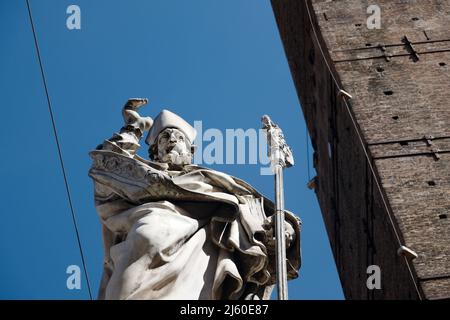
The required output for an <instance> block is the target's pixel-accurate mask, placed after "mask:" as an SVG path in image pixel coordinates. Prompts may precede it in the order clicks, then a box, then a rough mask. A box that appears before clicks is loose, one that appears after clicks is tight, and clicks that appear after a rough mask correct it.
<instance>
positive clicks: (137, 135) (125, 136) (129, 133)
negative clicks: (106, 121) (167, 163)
mask: <svg viewBox="0 0 450 320" xmlns="http://www.w3.org/2000/svg"><path fill="white" fill-rule="evenodd" d="M147 102H148V99H146V98H133V99H129V100H128V101H127V102H126V104H125V105H124V107H123V108H122V116H123V119H124V122H125V124H124V126H123V127H122V128H121V129H120V132H119V133H114V134H113V136H112V137H111V138H109V139H106V140H105V141H104V142H103V143H102V144H100V145H99V146H97V150H109V151H114V152H117V153H121V154H124V155H127V156H130V157H134V156H135V154H136V152H137V151H138V149H139V147H140V144H139V141H140V139H141V138H142V135H143V134H144V132H145V131H148V130H149V129H150V127H151V126H152V124H153V119H152V118H150V117H141V116H140V115H139V114H138V112H137V110H139V108H140V107H142V106H144V105H145V104H147Z"/></svg>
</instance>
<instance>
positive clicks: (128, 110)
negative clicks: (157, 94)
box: [122, 98, 153, 132]
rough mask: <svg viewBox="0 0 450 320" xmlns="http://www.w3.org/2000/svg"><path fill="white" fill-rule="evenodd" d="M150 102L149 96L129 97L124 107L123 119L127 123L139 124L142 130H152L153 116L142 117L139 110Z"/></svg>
mask: <svg viewBox="0 0 450 320" xmlns="http://www.w3.org/2000/svg"><path fill="white" fill-rule="evenodd" d="M147 103H148V99H147V98H131V99H128V101H127V103H125V105H124V107H123V109H122V115H123V119H124V121H125V124H126V125H129V124H134V125H137V126H138V127H139V128H140V129H141V131H142V132H145V131H148V130H150V128H151V126H152V125H153V119H152V118H151V117H141V116H140V115H139V113H138V112H137V111H138V110H139V108H141V107H142V106H144V105H146V104H147Z"/></svg>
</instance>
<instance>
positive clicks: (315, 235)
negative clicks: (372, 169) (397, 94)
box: [0, 0, 343, 299]
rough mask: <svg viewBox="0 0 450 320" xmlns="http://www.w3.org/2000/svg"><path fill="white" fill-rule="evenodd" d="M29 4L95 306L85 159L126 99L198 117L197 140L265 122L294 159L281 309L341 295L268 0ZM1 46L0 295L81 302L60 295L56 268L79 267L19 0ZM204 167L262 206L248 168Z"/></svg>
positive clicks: (3, 5) (0, 6)
mask: <svg viewBox="0 0 450 320" xmlns="http://www.w3.org/2000/svg"><path fill="white" fill-rule="evenodd" d="M30 3H31V6H32V9H33V16H34V20H35V27H36V30H37V33H38V38H39V44H40V48H41V53H42V58H43V63H44V68H45V72H46V76H47V84H48V89H49V93H50V98H51V101H52V105H53V111H54V115H55V120H56V126H57V129H58V133H59V138H60V143H61V148H62V154H63V158H64V162H65V166H66V171H67V177H68V182H69V187H70V191H71V195H72V200H73V204H74V209H75V213H76V216H77V222H78V226H79V230H80V236H81V241H82V246H83V250H84V253H85V256H86V264H87V270H88V273H89V277H90V281H91V285H92V289H93V290H92V291H93V295H94V296H96V295H97V289H98V285H99V281H100V276H101V270H102V256H103V248H102V238H101V232H100V230H101V229H100V224H99V219H98V217H97V214H96V211H95V208H94V203H93V192H92V191H93V190H92V182H91V181H90V178H89V177H88V175H87V172H88V170H89V167H90V158H89V157H88V152H89V151H90V150H92V149H94V148H95V147H96V145H97V144H99V143H101V142H102V140H103V139H105V138H109V137H110V136H111V135H112V134H113V132H115V131H118V130H119V129H120V127H121V126H122V121H123V120H122V117H121V107H122V105H123V103H124V102H125V101H126V100H127V99H128V98H130V97H148V98H149V99H150V103H149V105H148V106H146V107H145V108H144V109H143V110H142V114H143V115H148V116H153V117H154V116H156V114H157V113H158V112H159V111H160V110H161V109H162V108H166V109H170V110H172V111H174V112H175V113H177V114H179V115H181V116H182V117H184V118H185V119H186V120H187V121H189V122H191V123H193V122H194V121H195V120H202V121H203V130H206V129H208V128H217V129H219V130H221V131H223V132H225V130H226V129H234V128H243V129H249V128H255V129H258V128H259V127H260V117H261V115H263V114H269V115H270V116H271V117H272V119H273V120H274V121H275V122H277V123H278V124H279V125H280V126H281V127H282V128H283V131H284V133H285V136H286V138H287V141H288V143H289V144H290V145H291V146H292V149H293V151H294V156H295V160H296V166H295V167H293V168H290V169H288V170H286V173H285V188H286V192H285V196H286V200H285V202H286V207H287V208H288V209H289V210H291V211H293V212H295V213H296V214H297V215H299V216H300V217H301V219H302V220H303V230H302V250H303V267H302V269H301V276H300V277H299V278H298V279H296V280H294V281H292V282H290V284H289V289H290V292H289V295H290V299H342V298H343V295H342V289H341V286H340V282H339V278H338V275H337V272H336V266H335V263H334V260H333V258H332V254H331V250H330V247H329V242H328V238H327V236H326V232H325V228H324V224H323V220H322V216H321V213H320V210H319V207H318V204H317V200H316V197H315V194H314V192H313V191H311V190H309V189H308V188H307V187H306V183H307V181H308V166H307V158H306V136H305V125H304V119H303V115H302V113H301V109H300V104H299V101H298V98H297V95H296V92H295V88H294V85H293V82H292V78H291V75H290V73H289V68H288V65H287V61H286V58H285V55H284V52H283V47H282V44H281V40H280V38H279V35H278V30H277V28H276V23H275V19H274V16H273V13H272V10H271V7H270V2H269V1H261V0H245V1H242V0H227V1H225V0H222V1H219V0H214V1H212V0H190V1H185V0H152V1H144V0H127V1H106V0H95V1H92V0H89V1H87V0H71V1H65V0H39V1H37V0H31V1H30ZM70 4H76V5H78V6H79V7H80V8H81V30H68V29H67V27H66V19H67V17H68V14H66V8H67V7H68V6H69V5H70ZM0 41H1V50H0V99H1V100H0V101H1V103H2V126H1V127H0V132H1V135H0V139H1V143H2V145H3V151H2V157H1V160H0V161H1V165H0V177H1V179H2V182H3V183H2V185H1V187H0V188H1V189H0V190H1V200H2V201H1V203H2V205H1V209H0V213H1V217H2V223H1V225H0V256H1V265H0V271H1V272H0V298H1V299H87V298H88V297H89V296H88V292H87V288H86V282H85V279H84V277H83V282H82V288H81V290H68V289H67V287H66V279H67V276H68V275H67V274H66V268H67V267H68V266H69V265H73V264H75V265H79V266H81V258H80V254H79V250H78V246H77V242H76V237H75V230H74V226H73V223H72V220H71V216H70V208H69V205H68V201H67V196H66V191H65V186H64V180H63V176H62V173H61V168H60V163H59V160H58V156H57V149H56V143H55V139H54V136H53V132H52V128H51V122H50V116H49V112H48V109H47V103H46V98H45V94H44V89H43V85H42V80H41V77H40V71H39V65H38V62H37V58H36V52H35V48H34V43H33V36H32V32H31V27H30V23H29V20H28V13H27V10H26V4H25V0H23V1H19V0H2V1H0ZM207 144H208V142H204V144H203V146H204V147H205V146H206V145H207ZM142 145H143V150H142V151H143V152H142V153H141V154H142V155H145V154H146V150H145V147H144V146H145V144H144V143H143V141H142ZM210 167H212V168H213V169H216V170H220V171H224V172H227V173H229V174H231V175H234V176H237V177H239V178H242V179H244V180H246V181H247V182H249V183H250V184H252V185H253V186H255V187H256V188H257V189H258V190H260V191H261V192H262V193H264V194H265V195H266V196H268V197H270V198H272V199H273V193H274V192H273V189H274V186H273V177H271V176H263V175H260V165H258V164H256V165H255V164H253V165H237V164H235V165H230V164H228V165H227V164H223V165H211V166H210ZM310 171H311V175H312V174H313V173H312V172H313V169H312V168H310Z"/></svg>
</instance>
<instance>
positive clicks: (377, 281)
mask: <svg viewBox="0 0 450 320" xmlns="http://www.w3.org/2000/svg"><path fill="white" fill-rule="evenodd" d="M366 272H367V274H368V275H369V276H368V277H367V281H366V286H367V289H369V290H374V289H377V290H380V289H381V269H380V267H379V266H377V265H376V264H373V265H370V266H368V267H367V271H366Z"/></svg>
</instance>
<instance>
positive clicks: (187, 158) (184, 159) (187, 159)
mask: <svg viewBox="0 0 450 320" xmlns="http://www.w3.org/2000/svg"><path fill="white" fill-rule="evenodd" d="M158 161H160V162H164V163H168V164H175V165H186V164H191V163H192V154H191V153H188V152H186V153H181V154H180V153H178V151H176V150H171V151H170V152H169V153H166V154H165V155H163V156H162V157H161V158H159V159H158Z"/></svg>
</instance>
